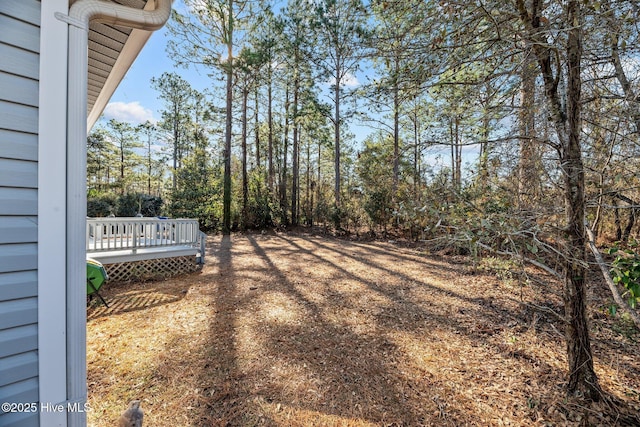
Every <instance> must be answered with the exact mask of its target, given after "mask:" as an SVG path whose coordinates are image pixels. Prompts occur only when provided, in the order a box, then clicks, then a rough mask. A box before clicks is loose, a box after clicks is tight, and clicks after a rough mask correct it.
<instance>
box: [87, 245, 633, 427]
mask: <svg viewBox="0 0 640 427" xmlns="http://www.w3.org/2000/svg"><path fill="white" fill-rule="evenodd" d="M531 274H532V275H531V279H532V281H531V282H530V283H528V284H526V285H520V284H518V283H517V282H516V281H514V280H505V278H504V277H502V278H499V277H497V276H496V275H492V274H487V273H482V274H481V273H478V272H474V271H473V268H472V267H471V265H470V264H469V263H468V261H467V260H465V259H459V258H451V257H447V258H443V257H437V256H428V255H426V254H424V253H422V252H421V251H420V250H419V249H418V248H410V247H406V246H404V247H403V246H401V245H398V244H395V243H393V242H358V241H353V240H351V241H350V240H339V239H334V238H331V237H326V236H319V235H314V234H313V233H306V234H305V233H298V234H286V233H271V234H247V235H241V234H236V235H232V236H231V237H229V236H227V237H224V238H223V237H221V236H211V237H210V238H209V242H208V260H207V264H206V266H205V267H204V269H203V270H202V272H201V273H197V274H193V275H190V276H183V277H179V278H174V279H171V280H166V281H160V282H148V283H138V284H118V285H110V284H108V285H105V288H106V290H105V291H104V292H103V295H104V296H105V298H106V299H107V301H108V302H110V308H109V309H105V308H104V307H103V306H93V307H91V308H89V311H88V318H89V320H88V325H87V333H88V337H87V340H88V349H87V353H88V377H89V403H90V405H91V408H92V410H91V412H90V413H89V420H88V421H89V425H90V426H97V427H98V426H113V425H115V423H116V420H117V418H118V416H119V414H120V413H121V412H122V410H123V409H124V408H125V407H126V406H127V404H128V402H129V401H130V400H132V399H140V400H141V401H142V403H141V407H142V408H143V409H144V411H145V422H144V425H145V426H420V425H429V426H462V425H470V426H473V425H475V426H494V425H495V426H501V425H513V426H546V425H605V426H608V425H640V418H638V415H637V414H638V413H639V412H640V362H639V361H638V357H639V355H640V334H638V333H637V331H634V330H633V329H632V328H631V327H630V326H629V322H628V321H625V320H624V319H622V318H620V317H616V318H613V317H611V316H610V315H609V314H607V311H606V308H605V306H606V304H607V303H608V295H607V293H606V292H607V291H606V288H605V287H603V286H602V285H601V284H600V283H599V282H598V280H597V276H596V275H595V274H594V278H593V280H592V282H593V283H592V284H591V286H590V292H589V304H590V317H591V326H592V332H593V335H592V345H593V350H594V355H595V366H596V372H597V373H598V375H599V377H600V380H601V383H602V386H603V388H604V390H605V391H606V393H607V395H606V396H605V397H606V399H605V400H604V401H602V402H600V403H596V404H586V403H584V402H581V401H580V400H579V399H573V398H571V399H569V398H567V397H566V395H565V392H564V385H565V379H566V356H565V348H564V343H563V339H562V336H561V331H562V327H561V325H560V322H559V320H558V319H557V318H556V317H555V316H554V315H552V314H550V312H551V310H553V311H557V312H560V311H561V301H560V299H559V298H558V297H557V294H558V293H559V285H558V284H557V283H555V282H554V281H553V280H551V279H550V278H549V277H545V276H542V275H538V273H535V272H532V273H531ZM534 305H535V307H534Z"/></svg>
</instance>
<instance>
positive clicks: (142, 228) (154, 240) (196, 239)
mask: <svg viewBox="0 0 640 427" xmlns="http://www.w3.org/2000/svg"><path fill="white" fill-rule="evenodd" d="M203 234H204V233H202V232H201V231H200V227H199V225H198V221H197V220H195V219H161V218H96V219H87V240H86V243H87V245H86V249H87V252H88V253H95V252H109V251H120V250H131V251H133V252H135V251H136V250H137V249H141V248H161V247H165V248H166V247H171V246H175V247H178V246H180V247H184V246H191V247H194V248H199V249H201V254H202V257H203V258H204V240H205V239H204V238H203ZM205 237H206V236H205Z"/></svg>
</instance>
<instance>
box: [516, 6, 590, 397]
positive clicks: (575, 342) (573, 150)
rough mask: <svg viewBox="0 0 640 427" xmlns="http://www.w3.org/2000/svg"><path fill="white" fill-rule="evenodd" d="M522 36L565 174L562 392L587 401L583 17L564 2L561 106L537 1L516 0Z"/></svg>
mask: <svg viewBox="0 0 640 427" xmlns="http://www.w3.org/2000/svg"><path fill="white" fill-rule="evenodd" d="M516 5H517V7H518V11H519V13H520V18H521V21H522V23H523V24H524V25H525V28H526V31H527V37H528V38H529V41H530V42H532V45H533V49H534V53H535V55H536V58H537V61H538V66H539V67H540V73H541V75H542V78H543V82H544V86H545V95H546V97H547V102H548V105H549V110H550V113H551V119H552V121H553V123H554V124H555V128H556V132H557V136H558V142H559V144H558V151H559V154H560V167H561V169H562V175H563V179H564V198H565V216H566V229H565V233H564V234H565V235H564V237H565V239H564V240H565V246H566V247H565V259H564V295H563V296H564V309H565V310H564V311H565V322H566V324H565V341H566V345H567V359H568V364H569V382H568V385H567V392H568V393H569V394H572V395H581V396H584V397H586V398H588V399H591V400H599V398H600V396H601V393H602V391H601V388H600V384H599V382H598V377H597V376H596V374H595V371H594V368H593V356H592V353H591V342H590V338H589V325H588V321H587V312H586V289H585V273H586V269H585V265H586V253H585V251H586V250H585V244H586V238H585V228H584V227H585V224H584V217H585V215H584V210H585V195H584V166H583V164H582V153H581V144H580V131H581V113H582V112H581V91H582V78H581V75H580V70H581V59H582V31H583V30H582V25H583V21H582V16H581V7H580V2H579V1H578V0H570V1H569V2H568V3H567V6H566V11H567V14H566V22H564V23H562V28H568V39H567V48H566V54H567V58H566V64H567V76H568V80H569V81H568V85H567V108H566V111H565V110H564V109H563V105H562V103H561V102H560V98H561V97H560V94H559V92H558V84H559V81H560V78H559V76H560V74H561V70H560V67H562V65H563V64H562V63H556V64H555V65H556V67H557V70H556V74H557V75H556V76H555V77H554V72H553V65H554V62H557V61H554V60H553V59H552V58H553V57H552V50H551V47H549V46H548V43H547V40H546V38H545V37H546V36H545V32H544V31H541V29H542V27H541V22H540V14H541V11H542V0H533V1H532V5H531V10H533V11H534V13H532V14H530V13H529V12H528V10H527V8H526V6H525V0H516Z"/></svg>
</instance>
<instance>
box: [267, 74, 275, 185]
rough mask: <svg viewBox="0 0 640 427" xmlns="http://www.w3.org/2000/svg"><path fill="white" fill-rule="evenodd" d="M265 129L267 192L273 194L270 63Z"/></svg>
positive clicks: (271, 83)
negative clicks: (266, 131)
mask: <svg viewBox="0 0 640 427" xmlns="http://www.w3.org/2000/svg"><path fill="white" fill-rule="evenodd" d="M267 70H268V71H267V77H268V83H267V127H268V128H269V129H268V136H267V138H268V140H267V145H268V147H267V158H268V165H267V169H268V181H267V182H268V185H269V192H270V193H271V194H273V181H274V175H275V173H274V169H273V82H272V79H271V76H272V72H271V63H269V64H268V65H267Z"/></svg>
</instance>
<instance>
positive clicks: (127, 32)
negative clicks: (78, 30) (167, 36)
mask: <svg viewBox="0 0 640 427" xmlns="http://www.w3.org/2000/svg"><path fill="white" fill-rule="evenodd" d="M74 1H75V0H72V1H70V4H72V3H74ZM115 3H118V4H122V5H125V6H129V7H133V8H137V9H144V10H153V9H154V8H155V3H156V2H155V0H117V1H116V2H115ZM151 34H152V31H143V30H132V29H130V28H124V27H119V26H116V25H107V24H102V23H96V22H92V23H91V24H90V25H89V50H88V55H89V67H88V68H89V69H88V74H89V75H88V78H89V81H88V88H87V129H91V127H92V126H93V125H94V123H95V122H96V121H97V120H98V118H99V117H100V115H101V114H102V112H103V111H104V108H105V107H106V106H107V103H108V102H109V99H111V96H112V95H113V93H114V92H115V90H116V88H117V87H118V85H119V84H120V82H121V81H122V79H123V78H124V76H125V74H126V73H127V71H128V70H129V68H130V67H131V65H132V64H133V62H134V61H135V59H136V58H137V57H138V54H139V53H140V51H141V50H142V48H143V47H144V45H145V44H146V43H147V40H149V37H150V36H151Z"/></svg>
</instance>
